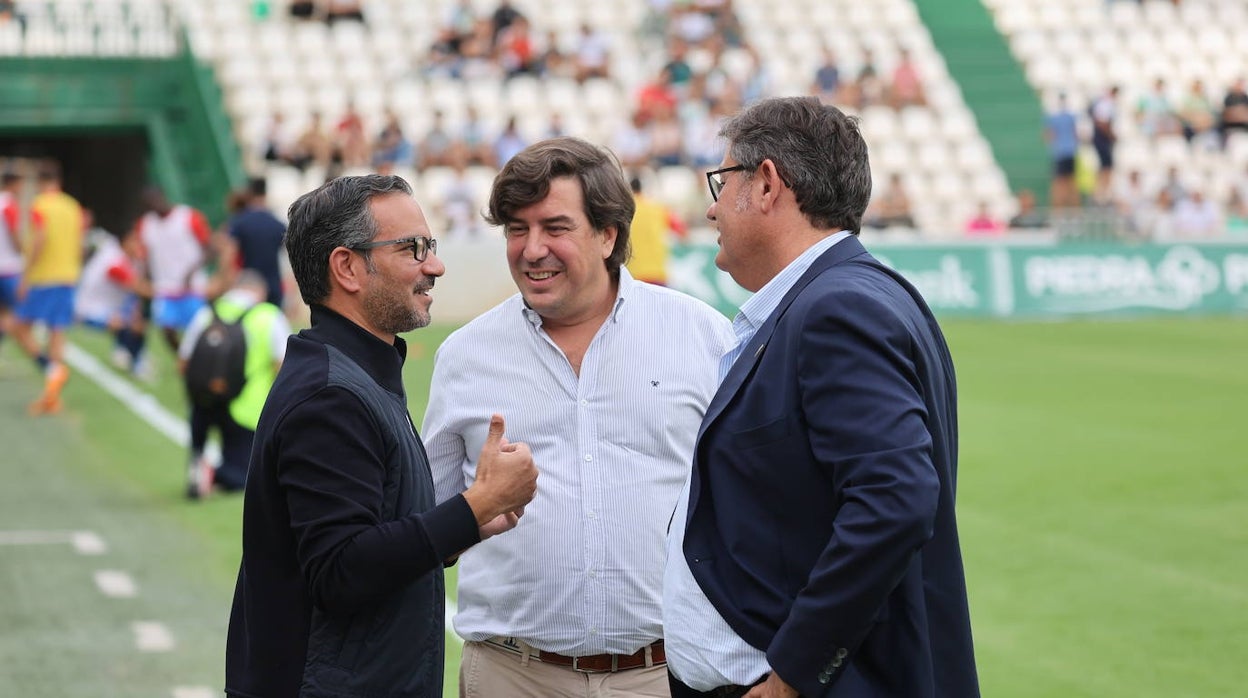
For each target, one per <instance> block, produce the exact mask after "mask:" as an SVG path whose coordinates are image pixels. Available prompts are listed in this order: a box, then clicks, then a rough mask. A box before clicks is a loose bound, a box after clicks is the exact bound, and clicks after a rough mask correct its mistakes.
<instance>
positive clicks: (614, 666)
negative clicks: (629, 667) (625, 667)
mask: <svg viewBox="0 0 1248 698" xmlns="http://www.w3.org/2000/svg"><path fill="white" fill-rule="evenodd" d="M619 670H620V655H618V654H613V655H611V672H612V673H614V672H617V671H619ZM572 671H579V672H581V673H582V674H598V673H601V672H602V670H601V669H582V668H581V658H580V657H573V658H572Z"/></svg>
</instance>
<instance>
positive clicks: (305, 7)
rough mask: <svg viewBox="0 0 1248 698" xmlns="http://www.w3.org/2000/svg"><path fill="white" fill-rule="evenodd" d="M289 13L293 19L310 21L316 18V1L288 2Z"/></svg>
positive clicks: (296, 0)
mask: <svg viewBox="0 0 1248 698" xmlns="http://www.w3.org/2000/svg"><path fill="white" fill-rule="evenodd" d="M289 11H290V16H291V17H294V18H295V19H312V18H313V17H315V16H316V0H290V7H289Z"/></svg>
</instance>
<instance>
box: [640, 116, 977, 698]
mask: <svg viewBox="0 0 1248 698" xmlns="http://www.w3.org/2000/svg"><path fill="white" fill-rule="evenodd" d="M721 135H722V136H724V138H725V139H726V140H727V142H728V152H727V154H726V155H725V158H724V166H723V167H722V168H721V169H719V170H717V171H715V172H712V173H709V174H708V176H707V179H708V184H709V185H710V188H711V194H712V196H713V197H714V198H715V199H716V201H715V203H713V204H712V205H711V207H710V209H709V210H708V211H707V217H708V218H709V219H710V220H711V221H712V222H713V223H714V224H715V226H716V228H717V229H718V231H719V235H720V239H719V243H720V251H719V254H718V256H717V257H716V264H717V265H718V266H719V267H720V268H721V269H723V270H725V271H727V272H728V273H729V274H731V275H732V277H733V279H735V280H736V281H737V283H739V284H740V285H741V286H743V287H744V288H746V289H748V290H750V291H754V292H756V293H755V295H754V296H753V297H751V298H750V300H749V301H747V302H746V303H745V304H744V305H742V307H741V313H740V315H739V316H738V317H737V319H736V321H735V322H734V327H735V329H736V332H737V335H738V338H739V340H740V343H739V344H738V345H737V347H736V348H735V349H734V350H732V351H730V352H729V353H728V354H727V355H726V356H725V357H724V359H723V361H722V363H721V367H720V375H721V376H722V382H721V384H720V387H719V391H718V393H717V394H716V396H715V398H714V399H713V400H712V402H711V405H710V407H709V408H708V410H707V414H706V416H705V418H704V420H703V422H702V427H701V430H700V433H699V436H698V442H697V446H696V448H695V452H694V466H693V472H692V474H691V478H690V483H689V488H688V497H687V499H682V501H681V504H680V505H679V506H678V509H677V511H676V514H675V516H674V517H673V522H672V530H671V535H670V539H669V555H668V570H667V573H666V576H665V581H664V628H665V634H666V639H667V656H668V668H669V671H670V675H671V676H670V678H671V686H672V695H673V696H674V698H682V697H683V696H704V695H705V696H721V697H723V696H748V698H768V697H772V696H785V697H792V696H797V695H802V696H808V697H813V696H819V697H821V698H823V697H833V696H835V697H854V698H859V697H861V698H866V697H875V696H897V697H904V698H974V697H975V696H978V695H979V688H978V681H977V678H976V672H975V660H974V650H973V647H972V642H971V628H970V618H969V613H968V609H967V599H966V584H965V579H964V575H963V571H962V559H961V553H960V550H959V546H958V534H957V525H956V522H955V519H954V489H955V484H956V473H957V447H958V436H957V407H956V388H955V384H954V373H953V364H952V361H951V359H950V356H949V351H948V348H947V347H946V345H945V340H944V337H943V336H942V334H941V331H940V328H939V326H938V325H937V323H936V321H935V319H934V318H933V317H932V314H931V312H930V311H929V310H928V308H927V305H926V304H925V303H924V302H923V299H922V298H921V297H920V296H919V294H918V292H917V291H916V290H915V289H914V288H913V287H912V286H910V285H909V284H908V283H906V281H905V280H904V279H902V278H901V277H900V276H899V275H897V274H896V273H895V272H893V271H892V270H890V269H888V268H887V267H884V266H883V265H881V264H880V263H879V262H877V261H876V260H875V259H874V258H872V257H871V255H869V254H868V253H867V252H866V250H865V249H863V247H862V245H861V244H860V243H859V242H858V238H857V235H856V234H857V231H858V229H859V226H860V225H861V220H862V213H863V211H864V209H865V208H866V205H867V200H868V199H869V197H870V192H871V175H870V169H869V167H868V162H867V150H866V144H865V143H864V142H863V140H862V137H861V135H860V134H859V132H858V128H857V125H856V123H855V121H854V120H853V119H850V118H849V117H846V116H845V115H844V114H842V113H841V112H840V111H839V110H837V109H836V108H834V107H829V106H822V105H820V104H819V102H818V101H817V100H815V99H813V98H791V99H787V98H786V99H773V100H766V101H763V102H760V103H758V104H756V105H754V106H751V107H750V108H748V109H746V110H745V111H744V112H742V113H741V114H739V115H737V116H735V117H734V118H732V119H731V120H729V121H728V122H727V123H726V124H725V125H724V127H723V130H722V131H721Z"/></svg>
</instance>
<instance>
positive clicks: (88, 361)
mask: <svg viewBox="0 0 1248 698" xmlns="http://www.w3.org/2000/svg"><path fill="white" fill-rule="evenodd" d="M65 360H66V361H68V362H69V365H70V366H72V367H73V368H74V370H75V371H77V372H78V373H81V374H82V375H83V376H86V377H87V378H88V379H90V380H91V381H92V382H94V383H95V384H96V385H98V386H100V388H102V389H103V390H104V391H105V392H107V393H108V394H110V395H112V396H113V397H115V398H117V400H119V401H120V402H121V404H123V405H125V406H126V407H128V408H130V411H131V412H134V413H135V414H136V415H138V417H139V418H140V419H142V420H143V421H145V422H147V423H148V424H150V425H152V427H153V428H154V429H156V431H158V432H160V433H161V434H164V435H165V436H167V437H169V439H170V440H171V441H173V442H174V443H176V444H178V445H180V446H183V445H186V444H187V443H188V441H189V440H190V431H189V429H188V427H187V424H186V420H185V419H182V418H180V417H176V416H174V414H173V413H172V412H170V411H169V410H167V409H165V408H164V406H162V405H161V404H160V402H158V401H157V400H156V398H154V397H152V396H151V395H150V394H149V393H145V392H143V391H142V390H139V389H138V388H136V387H135V386H134V385H132V384H131V383H130V382H128V381H126V380H125V379H123V378H121V377H119V376H118V375H117V374H116V373H113V371H112V369H110V368H108V367H107V366H105V365H104V364H102V363H100V362H99V360H98V359H96V358H95V357H94V356H92V355H91V354H89V353H87V352H86V351H84V350H83V349H81V348H79V347H78V346H75V345H74V344H68V343H67V344H66V345H65ZM213 446H215V444H209V450H211V449H212V447H213ZM210 455H214V454H210ZM79 552H81V550H80V551H79ZM457 610H458V609H457V608H456V606H455V601H454V600H453V599H451V597H449V596H448V597H446V635H447V637H450V638H453V639H454V640H455V641H456V642H459V643H462V642H463V640H461V639H460V638H459V636H458V635H456V634H455V631H454V630H452V629H451V618H452V617H453V616H454V615H455V613H456V612H457Z"/></svg>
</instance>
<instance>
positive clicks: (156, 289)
mask: <svg viewBox="0 0 1248 698" xmlns="http://www.w3.org/2000/svg"><path fill="white" fill-rule="evenodd" d="M142 200H143V208H144V209H145V211H146V213H144V214H143V217H142V218H140V219H139V222H138V227H137V230H136V232H137V234H138V237H139V242H140V244H141V245H142V249H143V256H144V258H145V259H146V261H147V266H148V271H149V272H150V274H151V277H152V294H153V298H152V319H153V321H154V322H155V323H156V326H157V327H159V328H160V330H161V334H162V336H164V338H165V342H166V343H168V345H169V347H170V348H171V349H173V351H174V352H175V353H176V352H177V351H178V346H179V345H180V344H181V343H182V332H183V331H184V330H185V329H186V326H187V325H188V324H190V322H191V318H193V317H194V316H195V313H197V312H199V309H200V308H202V307H203V306H204V300H205V295H206V284H207V275H206V272H205V266H206V264H207V263H208V262H209V258H210V254H209V249H208V246H209V242H210V240H211V238H212V229H211V228H210V227H209V226H208V219H206V218H204V214H202V213H200V212H199V211H197V210H195V209H193V208H191V207H190V206H186V205H184V204H177V205H174V204H173V203H171V202H170V201H169V199H168V197H166V196H165V192H164V190H163V189H161V188H160V187H156V186H149V187H147V188H146V189H144V190H143V196H142Z"/></svg>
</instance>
